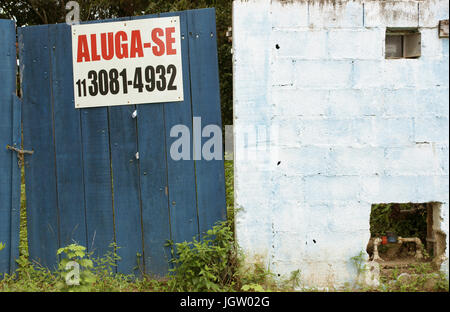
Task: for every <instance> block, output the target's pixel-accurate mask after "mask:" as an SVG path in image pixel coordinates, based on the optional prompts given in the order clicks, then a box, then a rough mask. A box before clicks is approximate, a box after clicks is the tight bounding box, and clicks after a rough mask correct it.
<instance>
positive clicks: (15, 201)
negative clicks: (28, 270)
mask: <svg viewBox="0 0 450 312" xmlns="http://www.w3.org/2000/svg"><path fill="white" fill-rule="evenodd" d="M14 47H15V44H14ZM14 65H15V64H14ZM12 119H13V128H12V130H13V132H12V144H13V146H14V145H15V146H18V147H19V146H21V143H22V139H21V130H22V101H21V100H20V99H19V98H18V97H17V96H16V95H15V94H14V97H13V118H12ZM12 157H13V160H12V170H11V171H12V178H11V181H12V182H11V187H12V189H11V192H12V195H11V244H10V247H11V254H10V262H9V263H10V273H11V274H12V273H13V272H14V271H15V270H16V269H17V262H16V260H17V259H18V258H19V244H20V196H21V182H22V179H21V169H20V166H19V162H18V159H17V157H16V155H12ZM0 222H1V221H0Z"/></svg>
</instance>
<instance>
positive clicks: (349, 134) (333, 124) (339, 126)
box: [299, 118, 357, 145]
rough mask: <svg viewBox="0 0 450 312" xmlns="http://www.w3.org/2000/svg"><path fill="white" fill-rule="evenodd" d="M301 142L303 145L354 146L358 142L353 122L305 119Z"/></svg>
mask: <svg viewBox="0 0 450 312" xmlns="http://www.w3.org/2000/svg"><path fill="white" fill-rule="evenodd" d="M300 127H301V128H300V135H299V140H300V142H301V144H303V145H352V144H355V143H356V142H357V138H356V135H355V134H354V132H353V129H352V120H351V119H347V120H340V119H328V118H316V119H306V118H305V119H303V120H301V124H300Z"/></svg>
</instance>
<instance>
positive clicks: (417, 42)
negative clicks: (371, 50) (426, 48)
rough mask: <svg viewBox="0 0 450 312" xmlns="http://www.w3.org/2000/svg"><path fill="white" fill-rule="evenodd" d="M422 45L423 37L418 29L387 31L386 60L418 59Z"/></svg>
mask: <svg viewBox="0 0 450 312" xmlns="http://www.w3.org/2000/svg"><path fill="white" fill-rule="evenodd" d="M421 45H422V43H421V36H420V32H419V31H418V30H417V29H395V28H387V29H386V40H385V57H386V59H401V58H418V57H420V54H421Z"/></svg>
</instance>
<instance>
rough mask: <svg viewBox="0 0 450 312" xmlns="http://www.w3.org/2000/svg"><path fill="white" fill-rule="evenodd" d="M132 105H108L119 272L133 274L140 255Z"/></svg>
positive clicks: (138, 200)
mask: <svg viewBox="0 0 450 312" xmlns="http://www.w3.org/2000/svg"><path fill="white" fill-rule="evenodd" d="M134 109H135V107H134V105H127V106H117V107H110V108H109V131H110V140H111V160H112V172H113V174H112V176H113V192H114V197H113V198H114V199H113V200H114V218H115V229H116V243H117V245H118V246H119V247H120V249H119V252H118V255H119V256H120V257H121V258H122V260H121V261H120V262H119V263H118V266H117V269H118V271H119V272H121V273H132V272H133V271H134V272H135V273H136V271H135V270H133V268H134V267H135V266H136V265H137V261H138V258H137V253H140V254H142V231H141V205H140V192H139V188H140V183H139V162H138V159H136V153H137V152H138V147H137V134H136V121H135V119H133V118H132V117H131V115H132V113H133V111H134Z"/></svg>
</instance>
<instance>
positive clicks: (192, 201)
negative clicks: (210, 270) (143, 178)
mask: <svg viewBox="0 0 450 312" xmlns="http://www.w3.org/2000/svg"><path fill="white" fill-rule="evenodd" d="M178 14H179V16H180V26H181V37H182V40H181V49H182V63H183V87H184V101H183V102H173V103H165V104H164V118H165V126H166V142H167V172H168V175H167V176H168V186H169V205H170V222H171V232H172V240H173V242H174V243H178V242H183V241H190V240H192V238H193V237H194V236H198V214H197V199H196V192H195V168H194V161H193V160H192V111H191V90H190V89H191V84H190V79H189V43H188V40H187V36H188V33H189V30H188V28H187V14H186V12H179V13H178ZM183 38H184V39H183ZM177 125H182V126H186V127H187V128H188V129H189V139H190V159H189V160H174V159H173V158H172V157H171V155H170V146H171V145H172V143H173V142H175V141H176V140H177V139H178V138H179V137H171V136H170V131H171V129H172V128H173V127H175V126H177ZM184 148H186V146H184Z"/></svg>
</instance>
